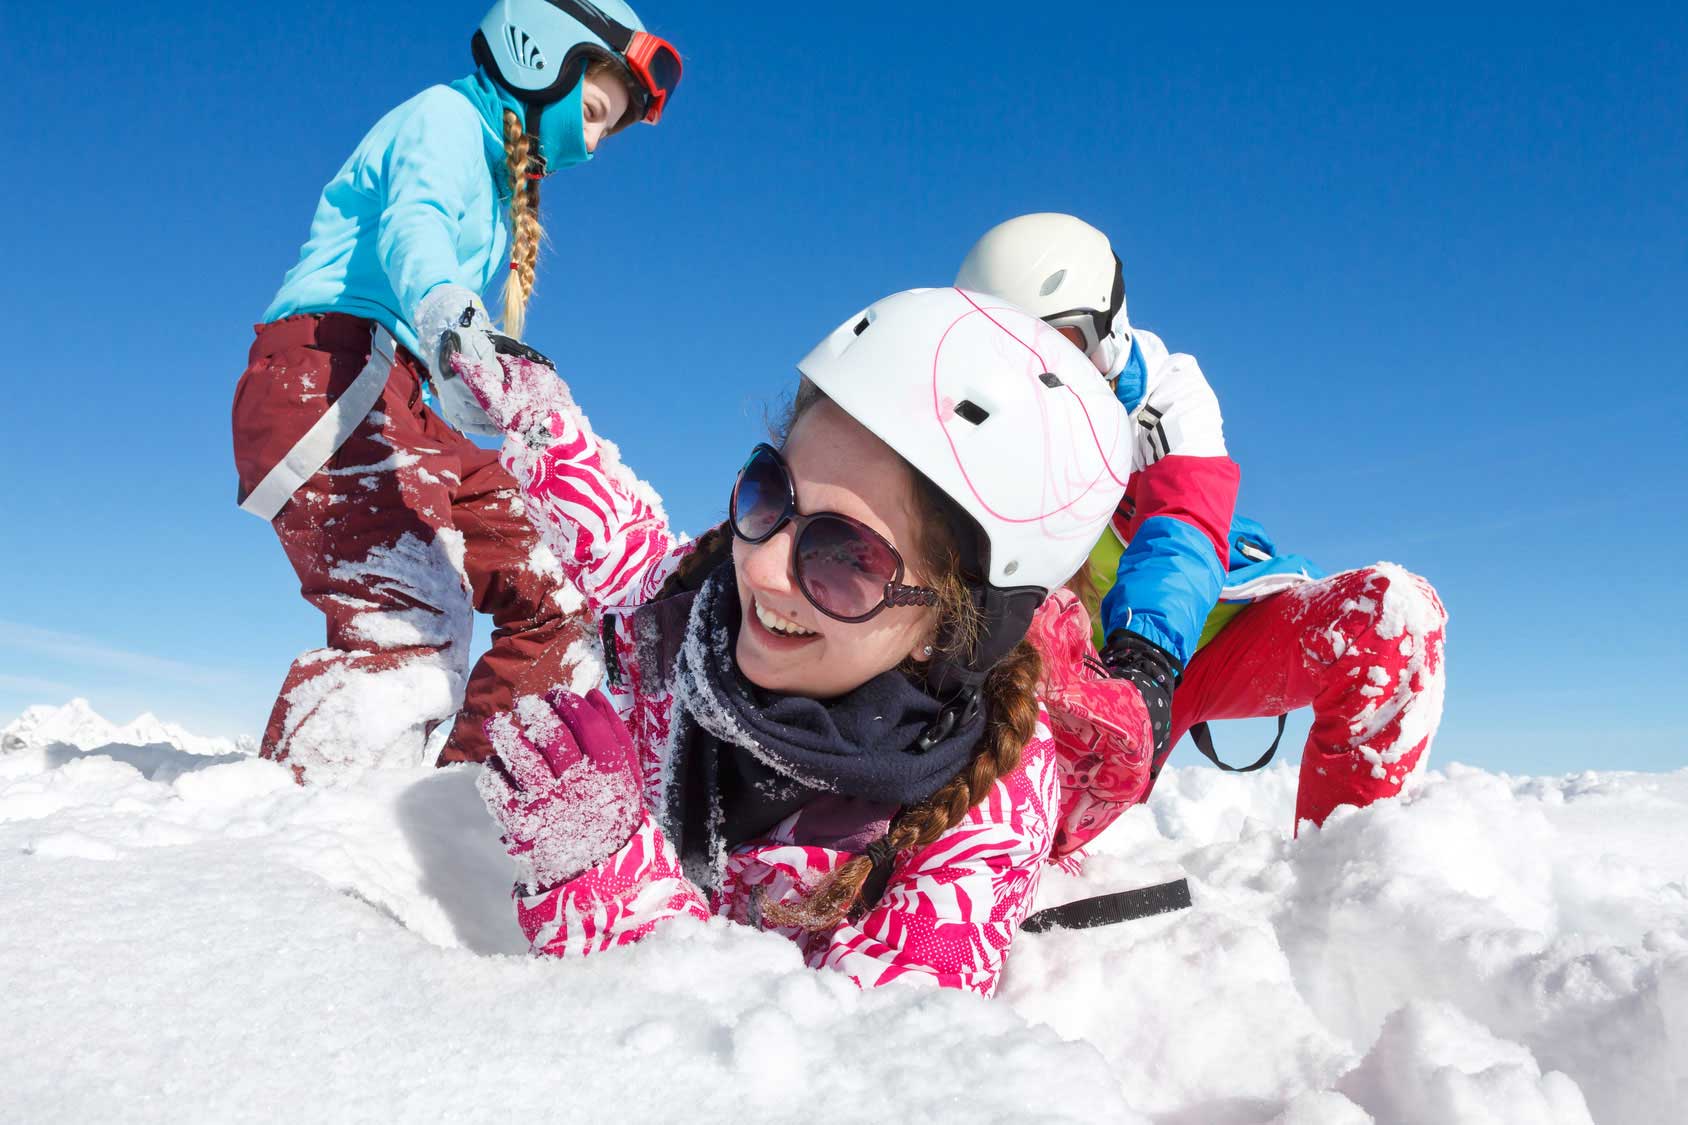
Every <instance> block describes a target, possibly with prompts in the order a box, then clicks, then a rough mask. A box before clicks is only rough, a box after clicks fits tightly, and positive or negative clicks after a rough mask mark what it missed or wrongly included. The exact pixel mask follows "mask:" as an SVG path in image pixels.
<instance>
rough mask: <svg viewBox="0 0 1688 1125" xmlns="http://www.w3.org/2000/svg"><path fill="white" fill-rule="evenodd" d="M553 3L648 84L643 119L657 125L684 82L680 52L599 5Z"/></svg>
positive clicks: (563, 0) (560, 0)
mask: <svg viewBox="0 0 1688 1125" xmlns="http://www.w3.org/2000/svg"><path fill="white" fill-rule="evenodd" d="M551 3H552V4H553V5H555V6H556V7H558V8H561V9H562V10H563V11H565V12H567V13H568V14H569V15H570V16H572V17H574V18H575V19H576V20H578V21H579V22H580V24H581V26H582V27H584V28H586V29H587V30H588V31H590V32H591V33H592V34H593V35H596V36H597V37H598V38H599V39H602V40H603V41H604V42H605V43H607V44H609V46H610V49H611V50H613V51H615V53H616V54H617V55H619V56H620V57H621V61H622V62H624V63H626V64H627V69H628V70H630V71H632V73H633V77H634V79H635V80H637V81H638V83H639V85H640V86H641V87H643V88H644V94H645V104H644V107H643V112H642V114H641V115H640V118H639V119H640V120H642V121H644V122H645V123H646V124H649V125H655V124H656V123H657V122H658V121H661V120H662V111H663V110H664V109H666V108H668V99H669V98H670V97H672V96H673V95H674V91H675V89H676V88H677V87H678V86H679V85H680V73H681V71H682V69H683V68H682V67H681V65H680V52H678V51H676V50H675V49H674V45H673V44H672V43H670V42H668V40H666V39H664V38H662V37H661V36H659V35H652V34H651V33H650V32H648V31H635V30H634V29H633V28H631V27H627V26H625V25H624V24H619V23H617V22H616V21H615V20H612V19H610V18H609V17H608V16H606V15H605V14H604V13H603V12H601V11H599V10H598V9H597V7H596V6H594V5H592V4H589V3H577V2H576V0H551Z"/></svg>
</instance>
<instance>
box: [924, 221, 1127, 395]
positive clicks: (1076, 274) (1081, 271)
mask: <svg viewBox="0 0 1688 1125" xmlns="http://www.w3.org/2000/svg"><path fill="white" fill-rule="evenodd" d="M955 283H956V285H957V286H959V287H960V288H963V289H972V290H976V291H978V292H981V293H991V294H994V295H995V296H997V297H1000V298H1002V299H1003V300H1006V301H1009V302H1011V303H1013V304H1016V305H1019V306H1020V307H1021V308H1024V309H1026V310H1027V311H1028V312H1030V313H1032V314H1033V315H1034V316H1036V317H1038V318H1039V319H1041V320H1044V321H1047V322H1048V323H1050V324H1052V325H1054V326H1055V327H1057V328H1061V329H1067V330H1069V331H1072V332H1073V334H1074V335H1076V336H1078V337H1080V339H1082V343H1081V344H1080V350H1082V351H1084V352H1085V353H1086V354H1087V355H1089V356H1090V359H1091V361H1092V362H1093V363H1094V364H1095V365H1096V367H1097V369H1098V370H1100V371H1101V372H1102V374H1103V375H1104V376H1106V377H1107V378H1109V379H1113V378H1116V377H1117V376H1118V375H1119V373H1120V371H1121V369H1123V368H1124V367H1125V364H1126V361H1127V360H1128V359H1129V358H1130V353H1131V324H1130V321H1129V320H1128V318H1127V316H1126V309H1125V272H1124V269H1123V267H1122V266H1121V264H1120V260H1119V257H1118V256H1117V255H1116V254H1115V253H1114V249H1113V246H1112V245H1111V244H1110V243H1109V242H1108V236H1107V235H1105V234H1103V233H1102V232H1101V231H1099V230H1097V229H1096V228H1095V227H1093V226H1091V225H1090V224H1089V223H1087V222H1085V221H1084V220H1083V219H1079V218H1075V217H1074V216H1072V215H1061V214H1056V213H1053V212H1045V213H1040V214H1035V215H1021V216H1020V217H1019V218H1017V219H1009V220H1008V221H1007V222H1005V223H1001V224H999V225H998V226H995V227H993V228H991V229H990V230H989V231H987V232H986V233H985V236H984V237H983V238H981V239H979V241H978V243H977V244H975V245H974V247H973V249H972V250H971V251H969V252H968V254H967V258H966V260H965V261H963V262H962V263H961V272H960V273H959V274H957V275H956V279H955ZM1074 342H1075V343H1078V342H1079V341H1078V340H1075V341H1074Z"/></svg>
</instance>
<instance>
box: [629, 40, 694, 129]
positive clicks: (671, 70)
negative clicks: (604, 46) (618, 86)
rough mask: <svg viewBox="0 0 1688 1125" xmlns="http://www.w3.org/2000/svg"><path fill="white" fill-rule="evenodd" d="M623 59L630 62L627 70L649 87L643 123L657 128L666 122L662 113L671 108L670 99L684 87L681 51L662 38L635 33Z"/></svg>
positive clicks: (646, 92)
mask: <svg viewBox="0 0 1688 1125" xmlns="http://www.w3.org/2000/svg"><path fill="white" fill-rule="evenodd" d="M621 57H622V58H623V59H625V60H626V61H627V69H628V70H631V71H632V72H633V77H634V78H636V79H638V80H639V84H640V85H641V86H643V87H644V88H645V116H644V118H643V120H644V122H645V123H646V124H647V125H655V124H656V123H657V122H658V121H661V120H662V111H663V110H664V109H666V108H667V107H668V99H669V97H671V96H672V95H673V93H674V90H675V88H676V87H678V86H679V85H680V74H681V71H682V69H683V68H682V66H681V65H680V52H678V51H676V50H675V49H674V45H673V44H672V43H670V42H669V41H668V40H666V39H663V38H662V37H661V36H657V35H652V34H651V33H650V32H648V31H635V32H634V33H633V38H632V39H631V40H630V41H629V42H628V44H627V49H626V50H625V51H623V52H622V56H621Z"/></svg>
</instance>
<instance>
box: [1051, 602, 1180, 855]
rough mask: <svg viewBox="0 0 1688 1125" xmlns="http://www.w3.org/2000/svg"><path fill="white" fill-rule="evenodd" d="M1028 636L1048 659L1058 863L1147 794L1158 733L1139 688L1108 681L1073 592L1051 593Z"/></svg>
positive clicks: (1087, 615) (1086, 615) (1107, 675)
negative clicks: (1057, 796)
mask: <svg viewBox="0 0 1688 1125" xmlns="http://www.w3.org/2000/svg"><path fill="white" fill-rule="evenodd" d="M1026 639H1027V640H1028V641H1030V642H1031V643H1032V647H1033V648H1035V649H1037V652H1038V655H1039V656H1041V657H1042V658H1043V676H1042V679H1041V680H1040V681H1039V683H1038V695H1039V696H1040V697H1041V698H1042V699H1043V705H1044V708H1045V709H1046V710H1047V711H1048V713H1049V727H1050V732H1051V733H1052V734H1054V736H1055V757H1056V761H1057V763H1058V764H1059V767H1060V771H1061V809H1060V817H1059V824H1058V826H1057V828H1056V831H1055V848H1054V852H1053V855H1054V857H1055V858H1056V859H1060V858H1062V857H1063V856H1067V855H1071V854H1072V853H1073V852H1075V851H1077V850H1078V849H1079V848H1082V847H1083V846H1084V845H1085V844H1087V843H1089V842H1090V841H1091V840H1094V839H1095V838H1096V837H1097V836H1098V835H1100V834H1101V832H1102V830H1103V829H1104V828H1106V827H1108V825H1110V824H1112V823H1113V822H1114V821H1115V820H1116V819H1118V817H1119V815H1120V814H1121V813H1123V812H1124V811H1125V810H1126V809H1128V808H1130V807H1131V806H1132V805H1135V804H1138V803H1139V802H1141V801H1142V800H1143V799H1144V798H1145V797H1146V796H1148V792H1149V784H1150V777H1149V766H1150V761H1151V757H1152V753H1153V750H1154V731H1153V726H1152V724H1151V722H1150V721H1149V711H1148V708H1147V707H1146V706H1145V704H1144V702H1143V696H1142V695H1141V694H1140V693H1139V691H1138V689H1137V688H1136V686H1135V685H1133V684H1132V683H1131V682H1130V681H1127V680H1116V679H1113V678H1112V677H1110V676H1109V674H1108V669H1107V668H1105V667H1104V666H1103V665H1102V663H1101V661H1100V660H1099V659H1098V658H1097V655H1096V650H1095V648H1094V647H1092V645H1091V641H1090V614H1089V613H1087V612H1086V611H1085V608H1084V605H1083V603H1081V602H1080V601H1079V600H1078V598H1077V597H1076V596H1075V595H1074V594H1073V592H1072V591H1071V590H1057V591H1055V592H1054V593H1053V594H1051V595H1050V596H1049V600H1048V601H1046V602H1044V603H1043V605H1042V607H1040V608H1039V609H1038V611H1037V616H1036V617H1034V618H1033V619H1032V626H1031V629H1030V631H1029V632H1028V633H1027V634H1026Z"/></svg>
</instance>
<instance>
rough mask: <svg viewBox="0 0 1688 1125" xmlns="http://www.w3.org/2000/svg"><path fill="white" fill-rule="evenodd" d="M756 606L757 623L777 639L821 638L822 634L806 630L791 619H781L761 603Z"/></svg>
mask: <svg viewBox="0 0 1688 1125" xmlns="http://www.w3.org/2000/svg"><path fill="white" fill-rule="evenodd" d="M755 604H756V620H757V622H758V623H759V624H760V625H761V626H762V628H764V629H766V630H768V632H770V633H772V634H773V635H774V636H776V637H791V638H794V639H801V638H803V637H818V636H820V634H819V633H817V632H815V631H814V630H813V629H805V628H803V626H801V625H799V624H797V622H795V621H793V620H791V618H789V617H781V616H780V615H779V614H777V613H775V612H774V611H773V610H771V609H769V608H768V607H767V606H765V605H763V604H762V603H761V602H759V601H758V602H756V603H755Z"/></svg>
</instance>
